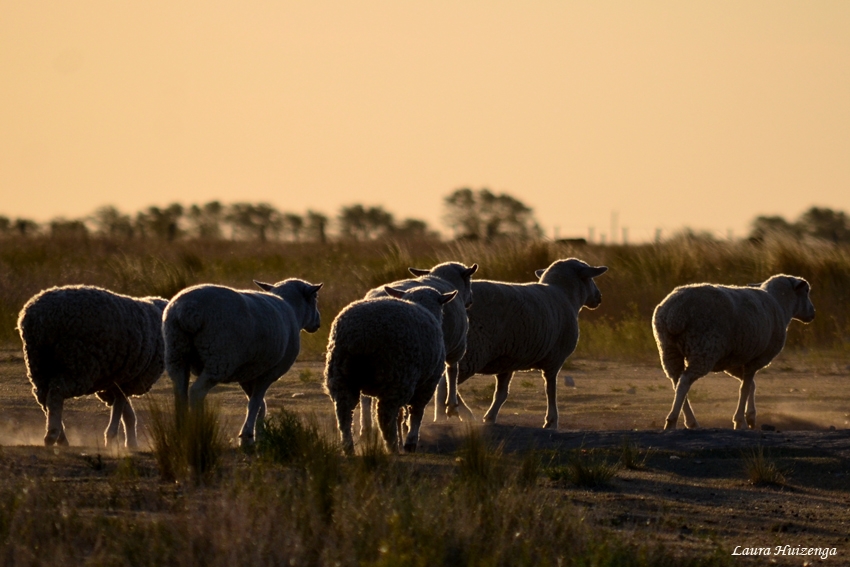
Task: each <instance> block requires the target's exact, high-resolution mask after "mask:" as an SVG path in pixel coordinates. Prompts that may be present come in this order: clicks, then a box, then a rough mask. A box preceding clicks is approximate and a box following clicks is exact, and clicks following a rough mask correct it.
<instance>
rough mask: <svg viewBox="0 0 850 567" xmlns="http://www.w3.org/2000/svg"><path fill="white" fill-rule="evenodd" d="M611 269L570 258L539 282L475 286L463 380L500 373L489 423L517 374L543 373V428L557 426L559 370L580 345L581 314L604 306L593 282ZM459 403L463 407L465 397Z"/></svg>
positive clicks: (544, 272) (540, 272)
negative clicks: (583, 310)
mask: <svg viewBox="0 0 850 567" xmlns="http://www.w3.org/2000/svg"><path fill="white" fill-rule="evenodd" d="M607 270H608V268H606V267H605V266H599V267H594V266H590V265H588V264H586V263H584V262H582V261H581V260H578V259H576V258H569V259H566V260H556V261H555V262H553V263H552V264H551V265H550V266H549V267H548V268H546V269H545V270H537V271H536V272H535V274H536V275H537V277H538V278H539V281H537V282H535V283H525V284H513V283H504V282H493V281H487V280H476V281H473V282H472V295H473V297H474V298H475V301H473V303H472V307H471V308H470V309H469V311H468V314H469V334H468V336H467V346H466V355H464V357H463V358H462V359H461V360H460V372H459V374H458V382H459V383H463V382H464V381H466V380H467V379H468V378H469V377H470V376H472V375H473V374H495V375H496V391H495V393H494V394H493V403H492V404H491V405H490V409H488V410H487V413H486V414H485V415H484V421H485V422H490V423H495V421H496V417H497V416H498V414H499V409H500V408H501V407H502V404H504V403H505V400H506V399H507V397H508V391H509V386H510V382H511V378H512V377H513V374H514V372H515V371H517V370H541V371H542V372H543V378H544V380H545V382H546V398H547V401H548V408H547V410H546V419H545V421H544V425H543V427H544V428H553V429H557V428H558V400H557V396H558V392H557V385H558V380H557V378H558V372H560V370H561V367H562V366H563V365H564V362H566V360H567V358H568V357H569V356H570V355H571V354H572V353H573V351H574V350H575V348H576V344H578V338H579V328H578V315H579V311H581V309H582V308H583V307H587V308H588V309H596V308H597V307H598V306H599V304H600V303H601V302H602V294H601V293H600V292H599V288H598V287H596V283H595V282H594V281H593V278H595V277H597V276H600V275H602V274H604V273H605V272H606V271H607ZM458 402H459V403H461V404H462V403H463V402H462V400H461V399H460V397H458Z"/></svg>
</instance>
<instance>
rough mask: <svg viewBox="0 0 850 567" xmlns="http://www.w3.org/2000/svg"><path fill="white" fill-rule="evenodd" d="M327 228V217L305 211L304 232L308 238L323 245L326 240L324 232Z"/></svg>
mask: <svg viewBox="0 0 850 567" xmlns="http://www.w3.org/2000/svg"><path fill="white" fill-rule="evenodd" d="M327 227H328V217H326V216H325V215H323V214H322V213H317V212H316V211H307V226H306V227H305V231H306V233H307V236H308V238H311V239H312V240H315V241H316V242H320V243H322V244H324V243H325V242H327V240H328V238H327V235H326V234H325V230H326V229H327Z"/></svg>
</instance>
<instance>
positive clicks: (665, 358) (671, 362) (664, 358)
mask: <svg viewBox="0 0 850 567" xmlns="http://www.w3.org/2000/svg"><path fill="white" fill-rule="evenodd" d="M659 348H660V351H661V367H662V368H663V369H664V373H665V374H666V375H667V377H668V378H670V381H671V382H672V383H673V390H674V391H675V390H676V382H677V381H678V378H679V376H681V375H682V373H683V372H684V371H685V357H684V356H683V355H682V352H681V351H680V350H679V347H678V346H676V345H675V344H673V343H666V342H665V343H664V344H663V345H661V346H660V347H659ZM682 414H684V416H685V427H687V428H688V429H696V428H697V427H699V422H697V418H696V417H695V416H694V410H693V409H691V402H690V400H688V397H687V396H685V401H684V402H683V404H682Z"/></svg>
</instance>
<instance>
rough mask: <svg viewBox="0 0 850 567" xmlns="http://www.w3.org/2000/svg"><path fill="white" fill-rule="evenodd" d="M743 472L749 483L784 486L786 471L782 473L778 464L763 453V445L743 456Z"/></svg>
mask: <svg viewBox="0 0 850 567" xmlns="http://www.w3.org/2000/svg"><path fill="white" fill-rule="evenodd" d="M743 461H744V472H746V473H747V478H749V479H750V483H751V484H753V485H755V486H784V485H785V483H786V481H787V479H786V475H787V473H784V472H783V471H782V469H781V468H780V466H779V464H778V463H777V462H776V461H775V460H774V459H772V458H771V457H770V454H769V453H767V454H765V449H764V447H761V446H759V447H757V448H755V449H752V450H751V451H749V452H747V453H745V454H744V456H743Z"/></svg>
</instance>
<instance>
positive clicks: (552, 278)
mask: <svg viewBox="0 0 850 567" xmlns="http://www.w3.org/2000/svg"><path fill="white" fill-rule="evenodd" d="M607 271H608V268H607V266H591V265H589V264H586V263H585V262H582V261H581V260H579V259H577V258H568V259H566V260H556V261H555V262H553V263H552V264H551V265H550V266H549V267H548V268H546V269H545V270H537V271H536V272H534V273H535V275H536V276H537V277H538V278H540V283H546V284H560V285H562V286H567V287H572V286H575V283H572V282H575V281H576V280H578V282H579V285H580V286H581V292H582V296H583V298H584V300H583V302H582V305H583V306H584V307H587V308H588V309H596V308H597V307H599V305H601V304H602V292H600V291H599V288H598V287H596V282H594V281H593V278H595V277H597V276H601V275H602V274H604V273H605V272H607Z"/></svg>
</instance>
